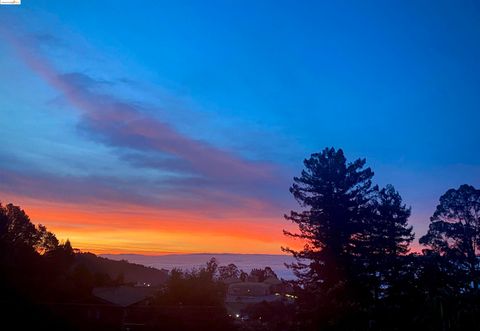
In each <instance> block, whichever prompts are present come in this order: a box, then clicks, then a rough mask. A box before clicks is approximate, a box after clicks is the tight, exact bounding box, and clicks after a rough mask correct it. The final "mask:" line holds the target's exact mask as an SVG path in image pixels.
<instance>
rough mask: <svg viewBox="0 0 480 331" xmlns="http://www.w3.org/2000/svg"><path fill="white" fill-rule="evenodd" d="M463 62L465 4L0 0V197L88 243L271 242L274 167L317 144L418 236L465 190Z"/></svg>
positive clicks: (276, 220)
mask: <svg viewBox="0 0 480 331" xmlns="http://www.w3.org/2000/svg"><path fill="white" fill-rule="evenodd" d="M460 3H463V4H460ZM479 59H480V5H479V4H478V3H476V2H474V1H471V2H469V1H465V2H457V1H454V2H453V1H422V2H414V1H411V2H409V1H377V2H375V1H368V3H366V2H364V1H351V2H349V1H345V2H344V1H328V2H327V1H325V2H321V1H311V2H309V1H303V2H299V1H192V2H183V1H143V2H142V1H120V0H115V1H110V0H102V1H60V0H57V1H55V0H22V5H20V6H0V142H1V144H0V201H1V202H2V203H7V202H12V203H14V204H17V205H20V206H21V207H22V208H24V209H25V210H26V212H27V213H28V214H29V215H30V216H31V218H32V220H33V222H35V223H42V224H45V225H46V226H47V227H48V228H49V229H50V230H52V231H54V232H55V233H56V234H57V236H58V237H59V238H60V239H63V240H65V239H66V238H70V240H71V241H72V243H73V246H75V247H78V248H80V249H82V250H89V251H93V252H97V253H107V252H109V253H118V252H123V253H146V254H161V253H170V252H175V253H178V252H180V253H190V252H234V253H281V251H280V246H282V245H283V246H285V245H292V244H293V245H296V243H292V242H289V241H288V240H287V239H286V238H285V237H284V236H283V235H282V229H284V228H290V229H291V225H290V224H289V223H288V222H287V221H286V220H284V219H283V214H284V213H286V212H288V211H289V210H290V209H292V208H297V205H296V203H295V201H294V200H293V198H292V197H291V196H290V194H289V192H288V188H289V185H290V184H291V182H292V177H293V176H295V175H297V174H299V172H300V171H301V169H302V160H303V159H304V158H305V157H307V156H309V155H310V154H311V153H313V152H318V151H321V150H322V149H323V148H324V147H327V146H334V147H337V148H343V149H344V151H345V153H346V156H347V158H348V159H349V160H353V159H354V158H358V157H365V158H367V165H368V166H370V167H372V169H373V170H374V172H375V182H376V183H378V184H380V185H385V184H388V183H391V184H393V185H394V186H395V187H396V188H397V190H399V191H400V193H401V194H402V196H403V197H404V199H405V202H406V203H407V205H411V206H412V217H411V223H412V224H413V225H414V231H415V232H416V233H417V236H416V237H417V239H418V237H420V236H421V235H423V234H424V233H425V232H426V229H427V226H428V219H429V217H430V215H431V214H432V213H433V211H434V208H435V205H436V203H437V200H438V198H439V197H440V195H441V194H442V193H444V192H445V191H446V190H447V189H449V188H452V187H458V186H459V185H460V184H463V183H469V184H472V185H474V186H477V187H478V186H480V153H479V144H480V76H479V74H478V73H479V72H480V61H479Z"/></svg>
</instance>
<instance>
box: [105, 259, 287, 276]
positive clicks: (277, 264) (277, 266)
mask: <svg viewBox="0 0 480 331" xmlns="http://www.w3.org/2000/svg"><path fill="white" fill-rule="evenodd" d="M100 256H102V257H105V258H108V259H111V260H117V261H119V260H126V261H129V262H131V263H136V264H141V265H144V266H147V267H153V268H157V269H167V270H171V269H173V268H180V269H184V270H186V269H192V268H198V267H200V266H202V265H204V264H205V263H206V262H207V261H208V260H209V259H210V258H212V257H215V258H216V259H217V261H218V263H219V264H220V265H227V264H230V263H233V264H235V265H236V266H237V267H238V268H240V269H243V270H244V271H246V272H249V271H250V270H251V269H253V268H264V267H267V266H269V267H270V268H272V270H273V271H275V273H276V274H277V275H278V277H280V278H284V279H293V278H294V277H295V276H294V275H293V273H292V271H291V270H290V269H288V268H287V267H286V266H285V263H287V264H290V263H292V262H294V261H295V259H294V258H293V257H292V256H290V255H280V254H236V253H193V254H166V255H142V254H102V255H100Z"/></svg>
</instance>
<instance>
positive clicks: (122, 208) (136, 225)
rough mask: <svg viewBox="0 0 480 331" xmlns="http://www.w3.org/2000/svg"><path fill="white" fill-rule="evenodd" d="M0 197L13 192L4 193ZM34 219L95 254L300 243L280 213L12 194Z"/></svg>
mask: <svg viewBox="0 0 480 331" xmlns="http://www.w3.org/2000/svg"><path fill="white" fill-rule="evenodd" d="M2 196H10V197H11V195H6V194H2ZM8 202H12V203H13V204H16V205H19V206H20V207H21V208H22V209H24V210H25V212H26V213H27V215H29V216H30V218H31V220H32V222H33V223H35V224H38V223H40V224H43V225H45V226H47V228H48V229H49V230H50V231H52V232H53V233H55V235H56V236H57V238H58V239H59V240H66V239H69V240H70V241H71V242H72V245H73V247H75V248H78V249H80V250H81V251H89V252H92V253H95V254H107V253H111V254H117V253H131V254H146V255H160V254H174V253H178V254H182V253H185V254H187V253H244V254H284V253H283V252H282V250H281V247H282V246H289V247H293V248H297V249H298V248H300V247H301V245H300V244H299V242H298V241H297V240H294V239H291V238H288V237H286V236H284V235H283V233H282V230H283V229H288V230H291V231H294V230H295V229H294V228H293V227H292V225H291V224H289V222H288V221H285V220H284V219H283V218H282V215H281V214H280V215H279V217H278V218H273V217H254V216H252V217H251V218H248V217H246V215H242V213H239V214H238V216H235V215H232V214H231V213H230V214H229V215H227V216H225V217H217V218H209V217H207V216H206V215H202V214H199V213H195V212H192V211H170V210H161V209H155V208H151V207H144V206H135V205H125V204H118V205H116V204H115V205H100V204H99V205H96V206H95V205H91V204H73V203H60V202H48V201H43V200H39V199H32V198H25V197H18V196H17V197H12V198H11V200H10V201H5V200H3V199H2V203H8Z"/></svg>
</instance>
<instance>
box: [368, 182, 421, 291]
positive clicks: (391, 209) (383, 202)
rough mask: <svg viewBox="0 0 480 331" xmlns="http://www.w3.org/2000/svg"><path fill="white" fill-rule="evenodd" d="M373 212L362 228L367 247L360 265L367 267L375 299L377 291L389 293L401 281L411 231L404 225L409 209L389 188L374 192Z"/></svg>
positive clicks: (393, 190) (389, 186) (411, 236)
mask: <svg viewBox="0 0 480 331" xmlns="http://www.w3.org/2000/svg"><path fill="white" fill-rule="evenodd" d="M374 205H375V213H374V215H373V217H372V218H371V219H370V220H369V221H370V225H369V226H368V227H365V231H366V233H365V237H366V238H367V240H368V242H369V244H368V245H365V248H367V251H365V252H364V259H365V263H364V265H367V266H368V268H369V269H370V270H369V273H370V278H371V280H372V281H373V282H372V285H373V287H374V288H373V290H374V295H375V299H378V297H379V295H380V294H383V295H386V293H380V289H381V288H383V292H391V290H392V287H394V286H395V285H396V283H398V281H399V280H400V279H399V278H401V269H402V266H403V264H404V259H403V257H404V256H405V255H406V254H407V253H408V252H409V245H410V243H411V242H412V241H413V239H414V234H413V231H412V230H413V228H412V226H410V225H408V218H409V217H410V214H411V209H410V208H408V207H407V206H406V205H405V204H404V203H403V200H402V197H401V196H400V194H399V193H398V192H397V191H396V190H395V188H394V187H393V186H392V185H387V186H386V187H385V188H382V189H381V190H379V191H378V194H377V196H376V199H375V202H374Z"/></svg>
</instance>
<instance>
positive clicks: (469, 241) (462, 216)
mask: <svg viewBox="0 0 480 331" xmlns="http://www.w3.org/2000/svg"><path fill="white" fill-rule="evenodd" d="M430 222H431V223H430V225H429V229H428V232H427V234H426V235H425V236H423V237H422V238H420V243H421V244H424V245H426V246H428V247H429V249H430V250H431V251H433V252H434V253H437V254H441V255H445V257H447V258H449V259H450V260H452V261H455V265H456V266H457V267H458V268H460V269H462V270H465V271H466V274H467V275H468V276H467V277H466V278H465V287H468V288H470V287H471V288H472V289H473V290H474V291H478V285H479V260H478V253H479V247H480V246H479V245H480V190H477V189H476V188H474V187H473V186H471V185H461V186H460V187H459V188H458V189H450V190H448V191H447V192H446V193H445V194H444V195H442V196H441V197H440V203H439V205H438V206H437V209H436V210H435V213H434V214H433V216H432V217H431V219H430Z"/></svg>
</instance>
